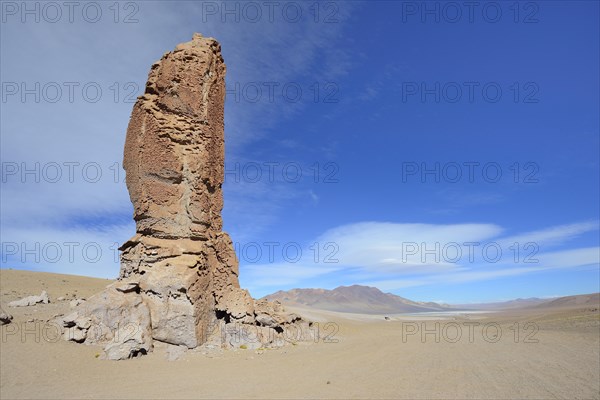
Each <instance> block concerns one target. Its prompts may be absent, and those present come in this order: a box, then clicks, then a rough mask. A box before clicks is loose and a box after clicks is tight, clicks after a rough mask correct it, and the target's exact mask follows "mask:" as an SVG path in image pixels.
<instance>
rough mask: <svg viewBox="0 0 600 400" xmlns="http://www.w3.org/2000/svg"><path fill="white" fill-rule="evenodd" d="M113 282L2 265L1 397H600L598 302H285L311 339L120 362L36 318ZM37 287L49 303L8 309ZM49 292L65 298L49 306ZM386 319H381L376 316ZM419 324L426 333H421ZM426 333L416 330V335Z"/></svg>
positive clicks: (161, 351)
mask: <svg viewBox="0 0 600 400" xmlns="http://www.w3.org/2000/svg"><path fill="white" fill-rule="evenodd" d="M111 282H112V281H109V280H103V279H94V278H87V277H81V276H72V275H59V274H49V273H41V272H26V271H18V270H0V292H1V296H0V305H1V307H2V310H4V311H6V312H8V313H10V314H12V315H13V317H14V318H13V320H12V322H11V323H10V324H8V325H3V326H0V334H1V343H0V346H1V351H0V364H1V368H0V398H2V399H13V398H45V399H47V398H423V399H432V398H444V399H458V398H460V399H462V398H478V399H481V398H489V399H491V398H494V399H497V398H503V399H505V398H515V399H517V398H518V399H526V398H531V399H533V398H536V399H539V398H544V399H549V398H585V399H587V398H599V397H600V395H599V391H600V354H599V351H600V335H599V329H600V328H599V326H600V319H599V315H600V314H599V310H598V304H597V300H596V297H593V296H592V297H590V298H588V299H587V300H584V301H582V302H581V301H580V302H578V301H574V300H569V301H555V303H554V304H551V303H546V305H545V306H543V307H530V308H522V309H513V310H510V311H506V312H503V311H498V312H489V313H469V312H449V313H437V314H436V313H433V314H409V315H407V314H404V315H402V314H393V315H392V314H389V315H377V314H354V313H341V312H335V311H324V310H318V309H315V308H308V307H289V308H290V309H291V310H292V311H295V312H298V313H300V314H301V315H303V316H304V317H306V318H308V319H310V320H312V321H314V322H317V324H313V326H314V327H315V329H318V330H319V333H320V338H319V343H312V344H306V343H303V344H297V345H290V346H287V347H284V348H282V349H278V350H262V349H261V350H245V349H237V350H229V351H222V350H220V349H213V350H210V351H206V350H190V351H187V352H185V353H184V354H183V355H182V356H181V357H180V358H179V359H178V360H175V361H169V360H168V359H167V356H166V349H165V348H164V347H162V346H161V345H160V343H158V344H157V345H156V346H155V349H154V351H153V352H152V353H150V354H149V355H147V356H143V357H140V358H136V359H132V360H127V361H107V360H100V359H98V358H97V356H98V354H99V353H100V351H101V348H100V347H95V346H82V345H76V344H73V343H69V342H65V341H63V340H62V339H59V338H57V337H56V335H55V330H53V329H52V327H51V326H49V325H48V324H46V321H47V320H49V319H50V318H51V317H53V316H54V315H55V314H59V313H67V312H69V310H70V305H69V301H70V300H71V299H73V298H88V297H89V296H91V295H92V294H94V293H97V292H99V291H100V290H101V289H103V288H104V287H105V286H106V285H108V284H109V283H111ZM42 290H46V291H47V293H48V295H49V297H50V304H38V305H35V306H30V307H18V308H14V307H9V306H8V303H9V302H10V301H13V300H17V299H20V298H22V297H24V296H27V295H32V294H35V295H37V294H40V293H41V292H42ZM59 297H64V298H65V299H64V300H61V301H58V300H57V299H58V298H59ZM385 317H387V319H386V318H385ZM425 331H426V332H425ZM424 332H425V335H423V333H424Z"/></svg>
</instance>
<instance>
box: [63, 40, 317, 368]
mask: <svg viewBox="0 0 600 400" xmlns="http://www.w3.org/2000/svg"><path fill="white" fill-rule="evenodd" d="M225 72H226V67H225V63H224V61H223V58H222V56H221V46H220V45H219V43H218V42H217V41H216V40H215V39H212V38H204V37H202V35H200V34H194V36H193V38H192V40H191V41H190V42H187V43H182V44H180V45H178V46H177V47H176V48H175V50H174V51H172V52H168V53H166V54H165V55H163V57H162V58H161V59H160V60H159V61H158V62H156V63H154V64H153V65H152V67H151V70H150V73H149V75H148V81H147V84H146V89H145V93H144V94H143V95H142V96H140V97H139V98H138V100H137V102H136V103H135V105H134V107H133V112H132V114H131V120H130V122H129V127H128V129H127V137H126V141H125V154H124V161H123V166H124V168H125V171H126V183H127V189H128V190H129V195H130V198H131V202H132V203H133V209H134V219H135V222H136V234H135V236H134V237H132V238H131V239H130V240H128V241H127V242H126V243H124V244H123V245H122V246H121V248H120V250H121V251H122V254H121V270H120V274H119V278H118V280H117V281H116V282H115V283H114V284H112V285H110V286H108V287H107V288H106V289H105V290H104V291H103V292H101V293H99V294H97V295H95V296H93V297H92V298H90V299H89V300H88V301H87V302H85V303H83V304H82V305H80V306H78V307H77V308H76V309H75V310H74V312H73V313H72V314H70V315H67V316H66V317H64V318H62V323H63V324H64V327H65V333H64V336H65V338H66V339H67V340H72V341H76V342H82V343H87V344H103V345H104V346H105V348H104V349H105V357H106V358H109V359H125V358H129V357H132V356H135V355H139V354H144V353H147V352H149V351H151V350H152V343H153V341H155V340H158V341H162V342H166V343H170V344H173V345H183V346H187V347H188V348H194V347H197V346H199V345H202V344H204V343H207V342H209V343H211V344H213V345H214V344H218V345H220V346H222V347H239V346H244V347H269V346H271V347H277V346H281V345H284V344H285V343H286V342H290V341H299V340H306V339H309V338H311V337H312V333H311V330H310V329H309V327H308V323H307V322H306V321H304V320H302V318H301V317H299V316H298V315H296V314H288V313H285V311H284V310H283V307H282V306H281V304H279V303H277V302H275V303H271V302H267V301H264V300H260V301H256V300H254V299H253V298H252V297H251V296H250V294H249V293H248V291H246V290H244V289H241V288H240V285H239V281H238V274H239V271H238V260H237V257H236V254H235V252H234V248H233V244H232V241H231V239H230V238H229V235H228V234H227V233H225V232H223V230H222V229H223V223H222V218H221V210H222V208H223V193H222V189H221V187H222V184H223V180H224V145H225V140H224V103H225Z"/></svg>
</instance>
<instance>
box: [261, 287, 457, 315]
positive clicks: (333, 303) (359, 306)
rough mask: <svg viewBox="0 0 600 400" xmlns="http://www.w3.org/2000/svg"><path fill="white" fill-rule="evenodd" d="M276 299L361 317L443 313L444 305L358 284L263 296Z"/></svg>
mask: <svg viewBox="0 0 600 400" xmlns="http://www.w3.org/2000/svg"><path fill="white" fill-rule="evenodd" d="M264 298H265V299H268V300H271V301H272V300H279V301H280V302H282V303H284V304H288V305H292V306H293V305H296V306H309V307H314V308H318V309H321V310H329V311H340V312H350V313H361V314H386V313H388V314H391V313H411V312H426V311H447V310H450V308H449V307H448V306H446V305H442V304H437V303H432V302H427V303H424V302H418V301H412V300H408V299H405V298H404V297H400V296H396V295H395V294H391V293H383V292H382V291H381V290H379V289H377V288H375V287H370V286H361V285H352V286H340V287H337V288H335V289H333V290H327V289H292V290H288V291H281V290H280V291H278V292H276V293H273V294H270V295H268V296H265V297H264Z"/></svg>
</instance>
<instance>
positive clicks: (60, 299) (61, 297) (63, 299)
mask: <svg viewBox="0 0 600 400" xmlns="http://www.w3.org/2000/svg"><path fill="white" fill-rule="evenodd" d="M56 301H65V298H64V297H63V296H60V297H59V298H58V299H56Z"/></svg>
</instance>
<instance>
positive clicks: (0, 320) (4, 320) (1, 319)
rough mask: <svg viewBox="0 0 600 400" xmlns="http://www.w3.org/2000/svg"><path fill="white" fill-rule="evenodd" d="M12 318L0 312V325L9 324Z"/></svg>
mask: <svg viewBox="0 0 600 400" xmlns="http://www.w3.org/2000/svg"><path fill="white" fill-rule="evenodd" d="M12 319H13V316H12V315H10V314H9V313H7V312H5V311H2V310H0V325H7V324H10V321H12Z"/></svg>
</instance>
